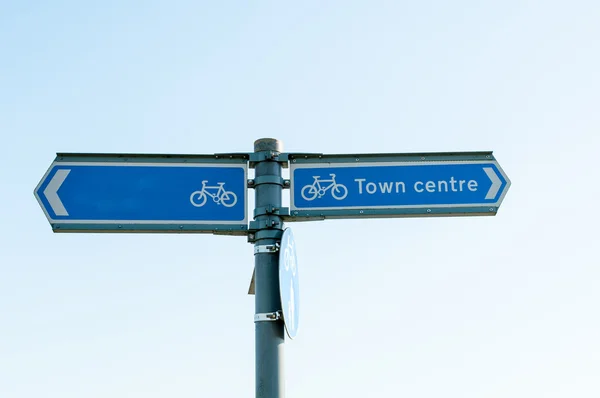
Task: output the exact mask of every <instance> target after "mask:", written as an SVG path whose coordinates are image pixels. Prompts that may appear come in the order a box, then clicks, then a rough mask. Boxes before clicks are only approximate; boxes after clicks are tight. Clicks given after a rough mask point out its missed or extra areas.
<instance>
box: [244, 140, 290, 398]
mask: <svg viewBox="0 0 600 398" xmlns="http://www.w3.org/2000/svg"><path fill="white" fill-rule="evenodd" d="M282 151H283V145H282V143H281V142H280V141H278V140H276V139H272V138H263V139H259V140H256V141H255V142H254V152H255V154H256V159H257V161H256V163H255V165H254V168H255V178H254V188H255V198H256V204H255V210H254V223H252V224H253V226H254V228H253V229H254V231H253V233H254V239H255V244H254V253H255V254H254V270H255V278H254V283H255V296H254V303H255V317H254V319H255V344H256V397H257V398H259V397H260V398H284V397H285V378H284V371H283V359H284V356H283V349H284V343H285V337H284V330H283V329H284V325H283V321H282V320H281V319H279V316H278V314H279V311H281V302H280V297H279V252H278V251H275V249H274V248H275V247H276V244H277V243H279V242H280V241H281V235H282V234H283V230H282V228H283V221H282V219H281V217H280V216H279V209H280V208H281V191H282V189H283V179H282V177H281V167H282V166H281V163H279V161H278V155H279V154H280V153H281V152H282Z"/></svg>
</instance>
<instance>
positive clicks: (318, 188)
mask: <svg viewBox="0 0 600 398" xmlns="http://www.w3.org/2000/svg"><path fill="white" fill-rule="evenodd" d="M329 175H330V176H331V179H330V180H320V179H319V178H320V177H321V176H313V178H314V179H315V180H314V181H313V183H312V184H311V185H305V186H304V187H303V188H302V191H300V194H301V195H302V197H303V198H304V199H305V200H314V199H316V198H317V197H319V198H322V197H323V196H324V195H325V193H326V192H327V191H329V190H330V189H331V196H333V198H334V199H337V200H342V199H344V198H345V197H346V196H347V195H348V188H346V186H345V185H343V184H340V183H338V182H336V181H335V174H329ZM322 183H326V184H325V185H324V184H322ZM327 183H328V184H327Z"/></svg>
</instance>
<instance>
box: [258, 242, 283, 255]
mask: <svg viewBox="0 0 600 398" xmlns="http://www.w3.org/2000/svg"><path fill="white" fill-rule="evenodd" d="M278 251H279V243H275V244H274V245H256V246H254V254H259V253H276V252H278Z"/></svg>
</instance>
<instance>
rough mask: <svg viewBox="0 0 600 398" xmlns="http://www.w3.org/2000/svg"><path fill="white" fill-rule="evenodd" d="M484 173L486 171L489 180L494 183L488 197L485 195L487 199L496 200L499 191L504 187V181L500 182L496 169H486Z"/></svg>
mask: <svg viewBox="0 0 600 398" xmlns="http://www.w3.org/2000/svg"><path fill="white" fill-rule="evenodd" d="M483 171H485V174H487V176H488V177H489V179H490V180H491V181H492V186H491V187H490V190H489V191H488V193H487V195H485V199H486V200H487V199H494V198H495V197H496V195H498V191H499V190H500V187H501V186H502V181H500V178H498V174H496V172H495V171H494V169H492V168H491V167H484V168H483Z"/></svg>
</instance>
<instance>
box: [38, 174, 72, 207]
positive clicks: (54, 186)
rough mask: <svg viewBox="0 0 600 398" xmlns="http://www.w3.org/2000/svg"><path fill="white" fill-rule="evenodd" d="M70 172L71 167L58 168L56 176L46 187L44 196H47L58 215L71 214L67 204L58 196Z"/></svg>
mask: <svg viewBox="0 0 600 398" xmlns="http://www.w3.org/2000/svg"><path fill="white" fill-rule="evenodd" d="M70 172H71V170H69V169H60V170H57V171H56V173H55V174H54V176H53V177H52V180H50V183H49V184H48V186H47V187H46V189H44V196H45V197H46V199H48V203H49V204H50V207H51V208H52V211H53V212H54V214H56V215H57V216H68V215H69V213H68V212H67V209H65V206H64V205H63V203H62V201H61V200H60V198H59V197H58V190H59V189H60V187H61V185H62V184H63V182H65V179H66V178H67V176H68V175H69V173H70Z"/></svg>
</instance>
